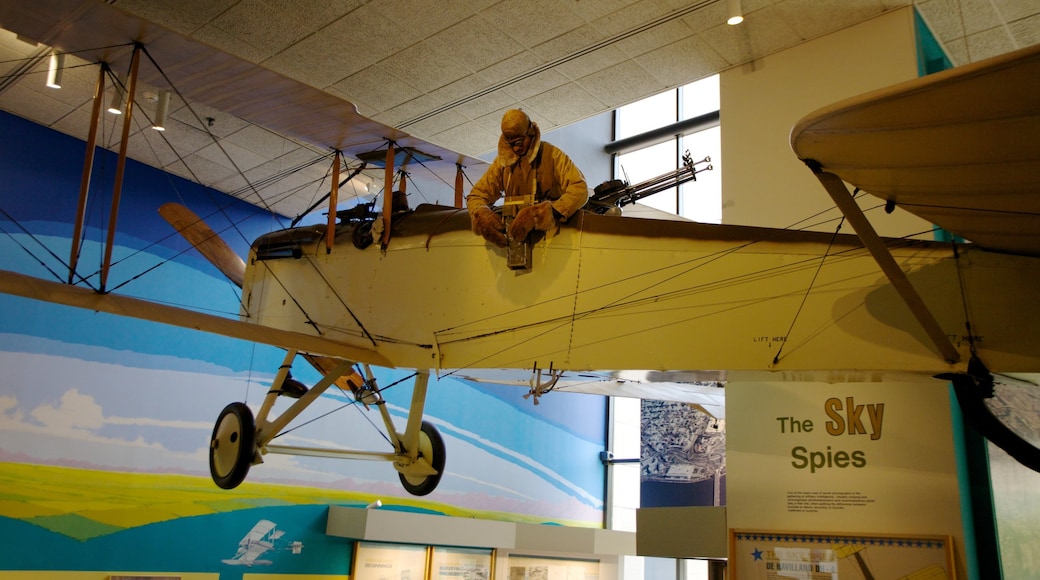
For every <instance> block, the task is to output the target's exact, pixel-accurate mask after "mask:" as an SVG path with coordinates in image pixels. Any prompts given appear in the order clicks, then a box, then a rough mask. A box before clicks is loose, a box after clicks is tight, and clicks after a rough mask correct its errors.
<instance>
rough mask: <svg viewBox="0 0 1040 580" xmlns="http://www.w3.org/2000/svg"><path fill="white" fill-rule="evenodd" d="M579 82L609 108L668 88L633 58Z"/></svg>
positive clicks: (583, 78) (578, 82) (578, 81)
mask: <svg viewBox="0 0 1040 580" xmlns="http://www.w3.org/2000/svg"><path fill="white" fill-rule="evenodd" d="M577 84H578V85H580V86H581V87H582V88H583V89H585V90H586V91H588V92H589V93H590V94H594V95H596V98H597V99H598V100H599V101H600V102H601V103H602V104H603V105H605V106H606V107H608V108H615V107H620V106H621V105H626V104H628V103H631V102H632V101H635V100H638V99H639V98H641V96H642V95H645V94H646V93H647V92H651V93H658V92H660V91H663V90H664V89H665V88H666V87H665V86H664V84H663V83H661V81H659V80H657V79H656V78H654V76H653V75H651V74H650V73H649V72H647V70H646V69H644V68H643V67H641V66H639V65H638V64H637V63H636V62H635V61H631V60H629V61H624V62H622V63H620V64H617V65H615V66H612V67H610V68H608V69H604V70H602V71H598V72H595V73H593V74H591V75H588V76H585V77H582V78H580V79H578V80H577ZM597 112H598V111H597Z"/></svg>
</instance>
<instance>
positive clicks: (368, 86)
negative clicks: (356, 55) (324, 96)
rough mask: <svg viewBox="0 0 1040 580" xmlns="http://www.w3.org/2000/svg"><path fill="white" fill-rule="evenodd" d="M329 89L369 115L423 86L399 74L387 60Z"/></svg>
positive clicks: (416, 93)
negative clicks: (391, 69)
mask: <svg viewBox="0 0 1040 580" xmlns="http://www.w3.org/2000/svg"><path fill="white" fill-rule="evenodd" d="M329 89H330V92H332V93H334V94H339V95H342V96H343V97H344V98H345V99H347V100H348V101H350V102H352V103H354V104H355V105H357V108H358V111H360V112H361V114H362V115H365V116H369V117H370V116H372V115H375V114H378V113H381V112H383V111H385V110H387V109H390V108H393V107H396V106H397V105H400V104H401V103H404V102H406V101H410V100H412V99H414V98H416V97H418V96H419V95H420V91H419V89H417V88H416V87H415V86H414V85H412V84H410V83H408V82H407V81H405V80H402V79H400V78H398V77H397V76H395V75H394V74H393V73H392V72H390V70H389V69H388V68H387V67H386V66H385V65H384V64H383V63H379V64H375V65H372V66H370V67H368V68H365V69H363V70H361V71H359V72H357V73H356V74H353V75H351V76H349V77H347V78H345V79H343V80H341V81H339V82H337V83H336V84H334V85H332V86H331V87H330V88H329Z"/></svg>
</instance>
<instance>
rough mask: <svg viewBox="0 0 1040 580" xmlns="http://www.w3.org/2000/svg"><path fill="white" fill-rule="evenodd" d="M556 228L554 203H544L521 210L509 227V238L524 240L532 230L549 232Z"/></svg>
mask: <svg viewBox="0 0 1040 580" xmlns="http://www.w3.org/2000/svg"><path fill="white" fill-rule="evenodd" d="M555 226H556V218H555V217H554V216H553V207H552V202H549V201H543V202H541V203H536V204H534V205H532V206H529V207H525V208H524V209H522V210H520V211H519V212H518V213H517V214H516V217H515V218H513V223H512V225H510V226H509V236H510V237H511V238H513V239H514V240H522V239H524V238H526V237H527V234H529V233H531V230H541V231H543V232H546V231H549V230H550V229H551V228H553V227H555Z"/></svg>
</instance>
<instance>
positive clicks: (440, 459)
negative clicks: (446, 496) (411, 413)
mask: <svg viewBox="0 0 1040 580" xmlns="http://www.w3.org/2000/svg"><path fill="white" fill-rule="evenodd" d="M419 457H424V458H426V459H428V460H429V462H430V465H432V466H433V468H434V469H436V470H437V473H435V474H434V475H424V476H406V475H405V474H403V473H398V474H397V475H398V476H399V477H400V478H401V485H403V486H404V489H405V490H406V491H407V492H408V493H410V494H412V495H426V494H428V493H430V492H431V491H433V490H434V489H436V488H437V484H438V483H440V482H441V475H444V459H445V455H444V439H441V434H440V432H439V431H437V428H436V427H434V426H433V423H430V422H428V421H423V422H422V427H420V428H419Z"/></svg>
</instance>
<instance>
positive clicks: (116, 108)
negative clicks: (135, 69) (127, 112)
mask: <svg viewBox="0 0 1040 580" xmlns="http://www.w3.org/2000/svg"><path fill="white" fill-rule="evenodd" d="M113 78H115V77H113ZM125 86H126V77H124V76H123V75H119V78H118V79H115V82H114V83H113V84H112V102H111V103H109V104H108V112H109V113H112V114H113V115H122V114H123V101H124V93H123V91H124V88H123V87H125Z"/></svg>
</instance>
